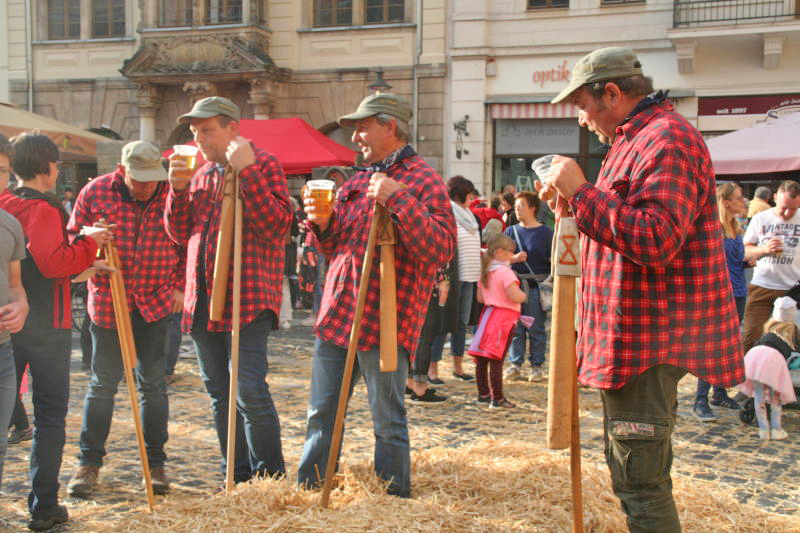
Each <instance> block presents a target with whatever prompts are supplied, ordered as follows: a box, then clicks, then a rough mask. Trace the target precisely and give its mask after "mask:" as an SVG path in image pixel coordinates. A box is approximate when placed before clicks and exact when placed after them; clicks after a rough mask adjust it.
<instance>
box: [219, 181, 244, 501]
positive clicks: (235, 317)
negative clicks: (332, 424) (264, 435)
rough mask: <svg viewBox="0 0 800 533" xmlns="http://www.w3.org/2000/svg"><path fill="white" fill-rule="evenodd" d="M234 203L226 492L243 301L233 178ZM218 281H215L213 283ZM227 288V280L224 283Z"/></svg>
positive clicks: (238, 202)
mask: <svg viewBox="0 0 800 533" xmlns="http://www.w3.org/2000/svg"><path fill="white" fill-rule="evenodd" d="M235 181H236V202H235V204H234V211H235V215H234V225H233V310H232V323H231V368H230V384H229V386H228V444H227V450H226V451H227V459H226V464H225V467H226V468H225V490H226V491H227V492H231V491H232V490H233V486H234V482H233V467H234V466H235V464H234V463H235V462H236V403H237V396H238V390H239V387H238V385H239V340H240V338H241V336H240V335H239V333H240V328H241V299H242V198H241V197H240V196H239V180H238V179H236V180H235ZM215 281H217V280H215ZM226 285H227V280H226Z"/></svg>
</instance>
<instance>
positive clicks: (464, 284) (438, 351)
mask: <svg viewBox="0 0 800 533" xmlns="http://www.w3.org/2000/svg"><path fill="white" fill-rule="evenodd" d="M447 192H448V194H449V195H450V204H451V206H452V207H453V215H455V218H456V228H457V242H456V247H457V248H458V250H457V255H458V265H457V266H458V279H457V280H455V281H454V282H453V285H456V286H455V287H453V289H454V290H455V291H456V292H457V295H458V296H457V302H456V312H457V313H458V324H457V326H456V330H455V332H453V334H452V335H451V337H450V350H451V352H452V354H453V376H454V377H457V378H459V379H463V380H465V381H468V380H471V379H473V377H472V376H471V375H469V374H467V373H465V372H464V366H463V365H464V347H465V344H466V335H467V324H468V323H469V317H470V311H471V310H472V300H473V298H474V294H475V284H476V282H477V281H478V278H479V277H480V274H481V227H480V223H479V222H478V219H477V217H476V216H475V215H474V214H472V211H470V210H469V207H467V206H468V205H469V202H470V201H471V200H473V199H474V198H475V197H476V196H477V194H476V191H475V186H474V185H473V184H472V182H471V181H469V180H468V179H466V178H465V177H463V176H453V177H452V178H450V180H449V181H448V182H447ZM444 338H445V336H444V335H442V336H440V337H437V339H435V340H434V343H433V346H432V347H431V365H430V369H429V371H428V377H429V380H430V381H431V383H435V384H439V385H441V384H442V383H444V382H443V381H442V380H441V379H439V376H438V362H439V361H440V360H441V358H442V350H443V347H444Z"/></svg>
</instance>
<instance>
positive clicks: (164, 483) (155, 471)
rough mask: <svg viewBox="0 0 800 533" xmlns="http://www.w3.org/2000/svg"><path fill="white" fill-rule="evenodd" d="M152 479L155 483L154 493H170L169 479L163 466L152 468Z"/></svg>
mask: <svg viewBox="0 0 800 533" xmlns="http://www.w3.org/2000/svg"><path fill="white" fill-rule="evenodd" d="M150 481H151V482H152V483H153V494H169V480H168V479H167V473H166V472H165V471H164V467H163V466H154V467H153V468H151V469H150Z"/></svg>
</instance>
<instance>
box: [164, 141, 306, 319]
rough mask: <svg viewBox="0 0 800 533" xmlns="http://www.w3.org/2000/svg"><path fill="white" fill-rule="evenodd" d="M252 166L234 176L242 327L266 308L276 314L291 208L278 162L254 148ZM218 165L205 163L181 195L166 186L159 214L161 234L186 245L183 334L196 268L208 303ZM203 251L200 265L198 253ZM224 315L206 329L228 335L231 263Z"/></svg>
mask: <svg viewBox="0 0 800 533" xmlns="http://www.w3.org/2000/svg"><path fill="white" fill-rule="evenodd" d="M255 153H256V162H255V163H253V164H252V165H250V166H248V167H245V168H243V169H242V171H241V172H239V188H240V196H241V198H242V203H243V207H244V209H243V212H242V217H243V222H244V225H243V233H242V292H241V307H240V313H241V321H242V326H244V325H246V324H249V323H250V322H252V321H253V320H254V319H255V318H256V317H257V316H258V315H259V314H260V313H261V312H262V311H264V310H266V309H269V310H271V311H272V312H274V313H275V316H276V317H277V316H278V313H279V312H280V307H281V282H282V277H283V260H284V244H285V236H286V234H287V233H288V232H289V228H290V226H291V223H292V206H291V204H290V203H289V190H288V189H287V187H286V178H285V176H284V175H283V168H282V167H281V164H280V163H279V162H278V159H277V158H276V157H275V156H274V155H272V154H270V153H268V152H265V151H263V150H259V149H257V148H256V149H255ZM222 178H223V173H222V169H221V168H220V167H217V166H216V165H215V164H213V163H210V162H209V163H206V164H205V165H203V166H202V167H200V168H199V169H198V170H197V172H195V174H194V177H193V178H192V183H191V185H190V186H189V187H187V188H186V189H184V190H183V191H175V190H174V189H172V188H170V192H169V195H168V196H167V208H166V210H165V211H164V217H165V220H166V226H167V232H168V233H169V234H170V236H171V237H172V239H173V240H174V241H175V242H177V243H178V244H181V245H184V246H186V247H187V251H188V255H187V265H186V297H185V300H184V306H183V322H182V328H183V331H185V332H188V331H189V330H190V328H191V327H192V319H193V317H194V311H195V304H196V303H197V288H198V281H199V280H198V267H199V265H200V264H204V266H205V282H206V296H207V298H208V301H209V302H210V301H211V288H212V286H213V284H214V282H213V279H214V258H215V256H216V253H217V233H219V222H220V220H219V215H220V209H221V207H222V195H221V194H220V191H219V190H218V188H219V187H221V186H222V183H221V182H222ZM201 250H204V251H205V254H204V256H205V257H204V258H203V261H202V262H201V261H200V257H199V254H200V251H201ZM227 292H228V294H227V297H226V299H225V301H226V305H225V315H224V317H223V319H222V320H221V321H219V322H216V321H209V322H208V331H230V329H231V304H232V302H233V264H231V270H230V275H229V276H228V291H227Z"/></svg>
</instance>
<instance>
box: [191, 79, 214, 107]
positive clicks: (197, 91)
mask: <svg viewBox="0 0 800 533" xmlns="http://www.w3.org/2000/svg"><path fill="white" fill-rule="evenodd" d="M183 92H185V93H186V94H188V95H189V101H190V102H191V104H192V105H194V104H195V102H197V101H198V100H201V99H203V98H206V97H208V96H217V95H218V94H219V91H218V90H217V86H216V85H215V84H213V83H211V82H210V81H187V82H186V83H184V84H183Z"/></svg>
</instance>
